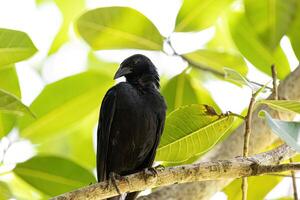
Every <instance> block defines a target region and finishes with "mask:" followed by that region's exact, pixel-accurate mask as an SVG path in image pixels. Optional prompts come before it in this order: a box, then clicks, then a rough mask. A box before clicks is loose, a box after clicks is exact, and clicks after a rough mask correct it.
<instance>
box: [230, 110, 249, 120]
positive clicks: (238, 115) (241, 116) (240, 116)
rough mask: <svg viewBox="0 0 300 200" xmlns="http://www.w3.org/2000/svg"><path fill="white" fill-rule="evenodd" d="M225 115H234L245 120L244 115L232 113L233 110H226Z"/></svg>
mask: <svg viewBox="0 0 300 200" xmlns="http://www.w3.org/2000/svg"><path fill="white" fill-rule="evenodd" d="M227 115H230V116H234V117H238V118H240V119H242V120H245V117H244V116H243V115H240V114H237V113H233V112H231V111H228V112H227Z"/></svg>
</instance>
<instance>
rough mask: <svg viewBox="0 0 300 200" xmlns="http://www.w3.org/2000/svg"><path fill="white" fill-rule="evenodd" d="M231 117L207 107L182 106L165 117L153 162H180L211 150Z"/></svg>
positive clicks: (230, 123) (228, 124)
mask: <svg viewBox="0 0 300 200" xmlns="http://www.w3.org/2000/svg"><path fill="white" fill-rule="evenodd" d="M233 119H234V118H233V117H232V116H226V115H218V114H216V112H215V111H214V109H213V108H212V107H209V106H206V105H189V106H183V107H181V108H179V109H177V110H175V111H173V112H172V113H170V114H169V115H168V116H167V119H166V123H165V129H164V133H163V135H162V138H161V142H160V145H159V147H158V150H157V154H156V160H158V161H166V162H183V161H185V160H188V159H189V158H191V157H193V156H196V155H201V154H204V153H205V152H207V151H208V150H210V149H211V148H212V147H213V146H214V145H215V144H216V143H217V142H218V140H219V139H220V138H221V137H222V135H223V134H224V133H225V132H226V131H227V130H228V129H229V128H230V127H231V125H232V123H233Z"/></svg>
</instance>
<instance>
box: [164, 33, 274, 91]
mask: <svg viewBox="0 0 300 200" xmlns="http://www.w3.org/2000/svg"><path fill="white" fill-rule="evenodd" d="M166 42H167V43H168V44H169V46H170V48H171V49H172V51H173V55H176V56H179V57H181V58H182V59H183V60H184V61H186V62H187V63H188V64H189V65H190V66H192V67H194V68H197V69H199V70H202V71H206V72H210V73H212V74H214V75H216V76H219V77H222V78H224V77H225V73H223V72H220V71H219V70H215V69H213V68H212V67H209V66H206V65H203V64H201V63H198V62H195V61H193V60H191V59H189V58H188V57H186V56H185V55H181V54H179V53H177V52H176V50H175V49H174V47H173V46H172V43H171V41H170V39H169V38H166ZM246 80H247V81H248V82H250V83H252V84H254V85H257V86H259V87H264V84H261V83H257V82H255V81H251V80H249V79H248V78H246ZM265 88H267V89H270V90H271V89H272V88H270V87H268V86H265Z"/></svg>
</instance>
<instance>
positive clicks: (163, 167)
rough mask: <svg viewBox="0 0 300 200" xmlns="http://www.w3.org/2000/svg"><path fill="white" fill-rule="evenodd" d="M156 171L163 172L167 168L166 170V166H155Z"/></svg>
mask: <svg viewBox="0 0 300 200" xmlns="http://www.w3.org/2000/svg"><path fill="white" fill-rule="evenodd" d="M154 169H155V170H156V171H157V170H158V171H162V170H165V169H166V168H165V166H163V165H157V166H155V167H154Z"/></svg>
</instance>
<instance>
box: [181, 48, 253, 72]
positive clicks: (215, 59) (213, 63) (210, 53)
mask: <svg viewBox="0 0 300 200" xmlns="http://www.w3.org/2000/svg"><path fill="white" fill-rule="evenodd" d="M185 56H186V57H187V58H189V59H191V60H193V61H196V62H198V63H201V64H203V65H206V66H209V67H211V68H213V69H216V70H218V71H220V72H223V68H224V67H227V68H232V69H234V70H236V71H238V72H239V73H241V74H243V75H246V74H247V72H248V68H247V65H246V62H245V61H244V59H243V58H242V56H240V55H238V54H232V53H227V52H222V51H217V50H209V49H203V50H198V51H195V52H192V53H188V54H185Z"/></svg>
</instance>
